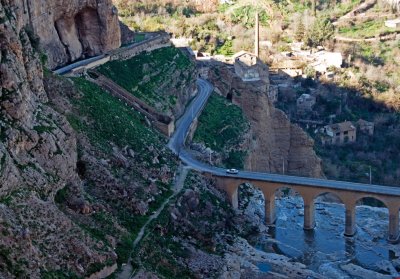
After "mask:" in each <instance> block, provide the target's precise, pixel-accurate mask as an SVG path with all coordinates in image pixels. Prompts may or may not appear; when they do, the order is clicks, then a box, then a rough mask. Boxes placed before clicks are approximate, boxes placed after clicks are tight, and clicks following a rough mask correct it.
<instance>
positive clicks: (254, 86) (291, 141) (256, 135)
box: [210, 66, 322, 177]
mask: <svg viewBox="0 0 400 279" xmlns="http://www.w3.org/2000/svg"><path fill="white" fill-rule="evenodd" d="M210 79H211V81H212V82H213V84H214V85H215V87H216V91H217V92H218V93H219V94H221V95H223V96H225V97H227V98H232V101H233V103H235V104H237V105H239V106H240V107H241V108H242V109H243V111H244V113H245V115H246V116H247V118H248V119H249V120H250V122H251V133H252V137H251V140H250V142H249V151H250V154H249V156H248V158H247V162H246V167H247V168H248V169H250V170H253V171H268V172H273V173H282V169H283V163H284V164H285V172H286V173H287V174H291V175H303V176H312V177H320V176H322V169H321V160H320V159H319V158H318V157H317V156H316V154H315V152H314V150H313V145H314V143H313V140H312V139H310V138H309V137H308V136H307V134H306V133H305V132H304V131H303V130H302V129H301V128H300V127H298V126H297V125H294V124H291V123H290V121H289V120H288V118H287V116H286V115H285V114H284V113H283V112H282V111H281V110H278V109H275V108H274V107H273V106H272V105H271V103H270V102H269V99H268V96H267V94H266V92H265V85H264V86H263V84H259V83H257V82H243V81H242V80H241V79H240V78H239V77H238V76H237V75H236V74H235V73H234V72H233V71H231V70H229V69H228V68H227V67H225V66H218V67H216V68H215V69H214V70H212V71H211V72H210Z"/></svg>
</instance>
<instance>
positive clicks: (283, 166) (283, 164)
mask: <svg viewBox="0 0 400 279" xmlns="http://www.w3.org/2000/svg"><path fill="white" fill-rule="evenodd" d="M282 174H285V158H284V157H282Z"/></svg>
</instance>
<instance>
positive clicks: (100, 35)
mask: <svg viewBox="0 0 400 279" xmlns="http://www.w3.org/2000/svg"><path fill="white" fill-rule="evenodd" d="M7 4H8V5H10V10H12V11H13V12H14V13H15V14H16V19H17V22H16V23H17V26H18V28H19V29H20V28H22V27H23V26H29V28H30V29H31V31H32V32H33V33H34V34H36V35H37V37H38V38H39V39H40V45H41V46H42V47H43V49H44V50H45V52H46V54H47V56H48V66H49V68H51V69H53V68H55V67H57V66H60V65H64V64H66V63H69V62H72V61H75V60H77V59H81V58H84V57H88V56H94V55H98V54H101V53H103V52H105V51H108V50H111V49H114V48H117V47H119V46H120V44H121V35H120V27H119V21H118V11H117V9H116V8H115V7H114V6H113V5H112V1H111V0H74V1H67V2H66V1H62V0H39V1H29V0H19V1H11V2H7Z"/></svg>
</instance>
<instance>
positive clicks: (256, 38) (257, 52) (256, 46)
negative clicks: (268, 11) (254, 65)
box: [254, 11, 260, 57]
mask: <svg viewBox="0 0 400 279" xmlns="http://www.w3.org/2000/svg"><path fill="white" fill-rule="evenodd" d="M255 29H256V30H255V35H254V54H255V55H256V56H257V57H259V56H260V20H259V17H258V11H256V19H255Z"/></svg>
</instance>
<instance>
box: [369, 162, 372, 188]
mask: <svg viewBox="0 0 400 279" xmlns="http://www.w3.org/2000/svg"><path fill="white" fill-rule="evenodd" d="M369 184H372V170H371V166H369Z"/></svg>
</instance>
